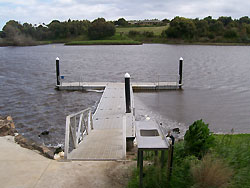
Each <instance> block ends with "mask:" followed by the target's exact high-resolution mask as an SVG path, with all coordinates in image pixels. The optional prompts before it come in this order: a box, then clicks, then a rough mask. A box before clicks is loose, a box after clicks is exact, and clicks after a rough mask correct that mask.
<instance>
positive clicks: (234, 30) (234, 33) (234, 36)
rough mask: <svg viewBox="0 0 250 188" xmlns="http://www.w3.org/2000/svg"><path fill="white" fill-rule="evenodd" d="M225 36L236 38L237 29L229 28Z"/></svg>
mask: <svg viewBox="0 0 250 188" xmlns="http://www.w3.org/2000/svg"><path fill="white" fill-rule="evenodd" d="M224 37H225V38H236V37H237V29H236V28H235V29H230V30H227V31H226V32H225V33H224Z"/></svg>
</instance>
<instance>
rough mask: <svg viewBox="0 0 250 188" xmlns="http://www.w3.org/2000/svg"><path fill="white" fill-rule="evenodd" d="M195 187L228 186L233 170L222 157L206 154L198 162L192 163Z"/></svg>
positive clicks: (215, 187) (214, 187)
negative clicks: (217, 157)
mask: <svg viewBox="0 0 250 188" xmlns="http://www.w3.org/2000/svg"><path fill="white" fill-rule="evenodd" d="M191 174H192V176H193V180H194V187H199V188H209V187H213V188H217V187H218V188H219V187H226V186H227V184H228V183H229V180H230V179H231V176H232V170H231V169H230V168H228V167H227V166H226V165H225V164H224V163H223V162H222V161H221V160H220V159H216V158H213V157H212V156H211V155H206V156H205V157H203V159H202V160H201V161H200V162H199V163H197V164H192V165H191Z"/></svg>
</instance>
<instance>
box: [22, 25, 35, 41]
mask: <svg viewBox="0 0 250 188" xmlns="http://www.w3.org/2000/svg"><path fill="white" fill-rule="evenodd" d="M21 32H22V33H23V34H25V35H26V36H30V37H32V38H34V37H35V35H36V30H35V28H34V27H33V26H32V24H29V23H24V24H23V27H22V30H21Z"/></svg>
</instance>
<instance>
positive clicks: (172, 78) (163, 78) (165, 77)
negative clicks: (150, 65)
mask: <svg viewBox="0 0 250 188" xmlns="http://www.w3.org/2000/svg"><path fill="white" fill-rule="evenodd" d="M179 79H180V76H179V75H178V74H158V75H157V81H156V82H157V84H158V86H160V84H161V83H164V82H175V83H176V85H178V84H179Z"/></svg>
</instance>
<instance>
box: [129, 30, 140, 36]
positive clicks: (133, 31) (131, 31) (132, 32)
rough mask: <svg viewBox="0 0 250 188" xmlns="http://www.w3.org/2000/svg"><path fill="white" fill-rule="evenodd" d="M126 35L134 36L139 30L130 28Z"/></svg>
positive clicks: (138, 33)
mask: <svg viewBox="0 0 250 188" xmlns="http://www.w3.org/2000/svg"><path fill="white" fill-rule="evenodd" d="M128 35H129V36H131V37H134V36H136V35H140V32H139V31H135V30H130V31H129V32H128Z"/></svg>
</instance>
